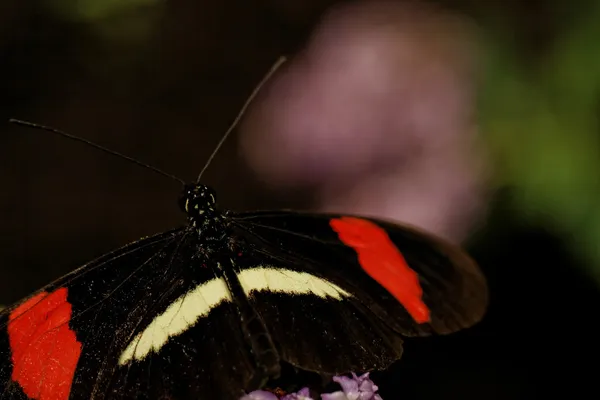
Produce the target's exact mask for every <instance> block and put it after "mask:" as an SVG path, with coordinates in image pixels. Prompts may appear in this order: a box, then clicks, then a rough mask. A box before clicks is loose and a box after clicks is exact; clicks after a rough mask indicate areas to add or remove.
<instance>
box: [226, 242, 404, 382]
mask: <svg viewBox="0 0 600 400" xmlns="http://www.w3.org/2000/svg"><path fill="white" fill-rule="evenodd" d="M233 266H234V268H235V270H236V273H237V276H238V279H239V282H240V284H241V286H242V287H243V289H244V292H245V294H246V296H247V297H248V299H249V301H250V304H251V306H252V307H253V309H254V310H255V311H256V313H257V314H258V315H259V316H260V318H261V319H262V320H263V321H268V323H267V324H266V328H267V330H268V332H269V334H270V337H271V340H272V341H273V343H274V345H275V348H276V349H277V352H278V353H279V356H280V358H281V359H282V360H284V361H286V362H288V363H290V364H292V365H293V366H295V367H299V368H301V369H303V370H308V371H313V372H318V373H321V374H331V375H334V374H340V373H348V372H350V371H367V370H372V369H384V368H386V367H387V366H389V365H390V364H391V363H392V362H394V361H396V360H397V359H399V358H400V356H401V354H402V340H401V338H400V337H399V336H398V334H397V333H395V332H392V331H391V330H390V329H389V328H388V327H387V326H386V325H384V324H381V323H380V322H378V321H377V320H376V318H375V317H374V316H373V315H372V313H371V312H370V311H369V310H368V309H366V308H365V307H364V306H362V304H360V303H359V302H357V301H354V300H353V299H352V295H351V293H349V292H347V291H346V290H344V289H342V288H341V287H340V286H337V285H335V284H333V283H332V282H330V281H328V280H326V279H323V278H320V277H318V276H317V275H316V274H314V273H313V272H312V270H313V269H312V268H307V265H306V264H305V263H304V262H303V261H302V260H300V259H298V258H295V257H285V256H283V257H282V256H274V255H273V256H269V254H265V253H263V252H254V251H249V252H248V253H240V254H238V256H237V257H236V258H235V260H234V262H233ZM309 271H310V272H309Z"/></svg>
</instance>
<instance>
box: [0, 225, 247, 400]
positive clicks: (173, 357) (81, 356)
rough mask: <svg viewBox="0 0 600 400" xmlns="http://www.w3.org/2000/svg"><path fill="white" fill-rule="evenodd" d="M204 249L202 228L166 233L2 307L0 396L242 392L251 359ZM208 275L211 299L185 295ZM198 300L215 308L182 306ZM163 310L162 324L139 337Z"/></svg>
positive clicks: (231, 395)
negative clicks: (202, 312) (200, 312)
mask: <svg viewBox="0 0 600 400" xmlns="http://www.w3.org/2000/svg"><path fill="white" fill-rule="evenodd" d="M201 254H202V252H201V251H199V243H198V239H197V234H195V235H194V234H189V231H186V230H183V229H181V230H175V231H171V232H167V233H163V234H160V235H157V236H154V237H150V238H146V239H143V240H140V241H138V242H135V243H132V244H130V245H128V246H125V247H123V248H121V249H119V250H116V251H114V252H112V253H110V254H107V255H105V256H102V257H101V258H99V259H97V260H95V261H93V262H91V263H89V264H87V265H85V266H84V267H82V268H80V269H78V270H76V271H74V272H73V273H71V274H69V275H67V276H65V277H63V278H61V279H59V280H58V281H56V282H54V283H52V284H50V285H49V286H47V287H45V288H44V289H42V290H41V291H39V292H38V293H36V294H34V295H33V296H31V297H30V298H29V299H27V300H25V301H23V302H21V303H19V304H16V305H14V306H13V307H11V308H9V309H7V310H4V311H3V312H2V313H1V314H0V328H1V330H2V332H1V335H0V360H2V364H0V399H27V398H33V399H40V398H41V399H43V398H47V399H56V400H62V399H64V400H66V399H134V398H135V399H159V398H160V399H191V398H193V399H225V400H237V399H238V398H239V396H240V394H241V393H242V387H243V384H244V382H246V381H247V380H248V379H249V374H250V373H251V371H252V365H251V364H250V361H249V360H248V358H247V357H248V353H247V351H246V349H245V347H244V341H243V337H242V334H241V332H240V329H239V317H238V312H237V309H236V308H235V306H234V305H233V303H232V302H228V301H221V302H219V301H218V300H219V296H221V300H222V299H223V298H224V296H225V297H226V295H227V294H226V293H225V289H224V288H222V287H220V286H219V285H218V283H219V279H220V278H219V277H218V270H217V269H216V268H215V269H213V268H212V266H207V265H206V264H207V263H206V259H203V257H202V256H201ZM211 281H212V282H213V283H215V282H216V283H217V285H216V286H215V285H213V286H212V289H210V288H209V289H210V290H212V291H213V292H214V294H215V296H217V297H216V298H215V299H212V303H210V301H211V300H210V299H206V303H203V298H202V297H198V296H202V295H203V293H200V292H198V293H196V298H193V297H189V298H188V297H187V296H192V293H193V291H194V288H197V287H201V286H202V285H203V284H206V283H207V282H211ZM222 289H223V290H222ZM210 290H209V292H210ZM219 290H221V292H219ZM205 293H208V292H206V291H205ZM187 300H189V301H187ZM185 301H187V303H185ZM192 303H193V304H194V305H196V306H197V307H205V309H206V310H208V309H209V308H210V309H211V310H213V311H215V312H210V313H208V312H207V313H205V314H206V315H205V318H197V320H194V315H196V317H197V314H198V312H197V311H195V312H193V313H192V314H194V315H191V317H190V316H189V315H187V314H186V315H183V314H182V313H184V312H185V310H186V307H187V309H189V308H190V305H191V304H192ZM209 303H210V306H211V307H212V308H211V307H208V305H209ZM169 307H171V308H169ZM180 311H181V312H180ZM178 312H179V314H178ZM169 313H170V314H169ZM188 314H189V313H188ZM159 315H163V317H162V320H163V324H162V326H158V327H156V329H155V330H154V331H152V332H150V333H151V334H152V335H150V336H148V335H146V336H145V337H140V336H139V335H140V334H141V332H144V331H148V327H149V326H154V325H150V324H151V323H152V322H153V321H154V320H156V318H157V316H159ZM169 315H170V317H169ZM168 318H171V319H169V320H168V321H166V322H165V319H168ZM186 318H187V319H186ZM159 322H160V320H159ZM171 322H173V323H174V324H175V325H177V324H179V325H181V324H187V326H180V328H179V329H175V331H173V326H171V325H170V323H171ZM155 325H156V324H155ZM162 328H164V331H161V330H160V329H162ZM148 340H150V342H149V341H148ZM152 341H154V342H152ZM144 346H145V347H144ZM152 346H153V347H152ZM49 393H51V395H49ZM44 394H45V395H46V396H49V397H44Z"/></svg>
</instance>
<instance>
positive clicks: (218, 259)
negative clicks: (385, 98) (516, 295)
mask: <svg viewBox="0 0 600 400" xmlns="http://www.w3.org/2000/svg"><path fill="white" fill-rule="evenodd" d="M179 204H180V207H181V209H182V210H183V211H184V212H185V213H186V214H187V224H186V225H185V226H182V227H180V228H176V229H173V230H170V231H167V232H163V233H160V234H156V235H154V236H150V237H147V238H143V239H141V240H139V241H136V242H133V243H131V244H129V245H126V246H125V247H122V248H120V249H117V250H115V251H113V252H111V253H108V254H106V255H103V256H101V257H100V258H98V259H96V260H94V261H91V262H90V263H88V264H86V265H84V266H82V267H80V268H79V269H76V270H75V271H73V272H71V273H69V274H68V275H66V276H64V277H62V278H59V279H58V280H56V281H55V282H53V283H51V284H49V285H47V286H46V287H44V288H42V289H41V290H39V291H37V292H35V293H34V294H32V295H31V296H29V297H27V298H26V299H24V300H21V301H19V302H17V303H16V304H14V305H13V306H11V307H8V308H7V309H5V310H3V311H2V312H0V399H2V400H4V399H35V400H67V399H94V400H105V399H106V400H108V399H195V400H212V399H221V400H238V399H239V398H240V397H241V396H242V395H244V393H247V392H249V391H251V390H255V389H259V388H261V387H263V386H264V385H265V384H266V382H267V381H269V380H270V379H273V378H277V377H278V376H279V375H280V373H281V370H282V365H290V366H292V367H294V368H296V369H298V370H302V371H309V372H315V373H318V374H322V375H337V374H343V373H349V372H351V371H358V372H367V371H371V370H382V369H386V368H387V367H388V366H390V365H391V364H392V363H393V362H395V361H397V360H398V359H400V358H401V356H402V351H403V340H402V338H403V337H412V336H427V335H432V334H448V333H452V332H456V331H458V330H460V329H463V328H468V327H470V326H472V325H473V324H475V323H476V322H478V321H479V320H480V319H481V318H482V316H483V314H484V312H485V309H486V305H487V300H488V292H487V286H486V281H485V278H484V276H483V274H482V273H481V271H480V270H479V268H478V266H477V265H476V263H475V262H474V261H473V260H472V259H471V258H469V256H468V255H467V254H466V253H465V252H463V251H462V250H461V249H460V248H458V247H456V246H454V245H451V244H449V243H447V242H445V241H443V240H442V239H439V238H436V237H434V236H433V235H430V234H428V233H425V232H422V231H420V230H418V229H416V228H412V227H409V226H405V225H399V224H397V223H394V222H390V221H385V220H382V219H376V218H370V217H364V216H356V215H343V214H331V213H328V214H327V213H322V214H319V213H308V212H295V211H259V212H241V213H240V212H233V211H229V210H221V209H219V208H218V207H217V199H216V193H215V192H214V190H213V189H211V188H210V187H208V186H205V185H203V184H201V183H199V182H196V183H193V184H188V185H185V186H184V188H183V192H182V195H181V197H180V200H179Z"/></svg>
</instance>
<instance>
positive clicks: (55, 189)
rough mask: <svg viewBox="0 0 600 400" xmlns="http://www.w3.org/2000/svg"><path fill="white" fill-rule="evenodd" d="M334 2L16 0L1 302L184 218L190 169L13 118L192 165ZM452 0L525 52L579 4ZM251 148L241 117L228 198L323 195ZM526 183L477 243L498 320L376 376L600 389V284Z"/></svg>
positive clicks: (496, 206)
mask: <svg viewBox="0 0 600 400" xmlns="http://www.w3.org/2000/svg"><path fill="white" fill-rule="evenodd" d="M63 3H65V2H63ZM333 3H334V2H333V1H316V0H312V1H307V0H305V1H288V2H285V1H277V0H264V1H263V0H253V1H223V2H215V1H213V2H211V1H190V0H183V1H182V0H178V1H169V2H164V3H162V5H161V6H160V7H150V6H147V7H144V6H141V7H136V8H132V9H131V10H129V11H128V10H125V11H120V12H119V13H117V14H116V15H112V16H101V17H98V19H94V18H91V17H90V18H89V19H88V20H85V19H82V18H75V17H73V16H71V15H67V14H65V13H63V12H62V11H61V12H58V11H57V8H52V7H50V6H48V4H50V2H41V1H28V2H16V1H8V2H4V3H3V5H2V6H1V9H2V12H0V60H1V62H0V101H1V103H0V176H1V179H2V189H3V194H2V196H0V221H2V224H1V229H0V268H1V270H0V271H1V273H2V275H1V277H0V304H10V303H11V302H13V301H16V300H17V299H19V298H20V297H22V296H25V295H27V294H28V293H29V292H31V291H33V290H35V289H37V288H39V287H40V286H42V285H44V284H46V283H47V282H49V281H50V280H52V279H54V278H56V277H58V276H60V275H61V274H63V273H65V272H67V271H69V270H71V269H73V268H74V267H76V266H78V265H80V264H82V263H83V262H86V261H88V260H90V259H91V258H94V257H96V256H98V255H100V254H102V253H104V252H106V251H109V250H111V249H113V248H115V247H117V246H120V245H123V244H125V243H127V242H130V241H132V240H135V239H137V238H139V237H141V236H144V235H149V234H152V233H155V232H158V231H162V230H166V229H168V228H171V227H173V226H175V225H179V224H181V223H183V222H184V216H183V215H182V213H181V212H180V211H179V209H178V207H177V202H176V199H177V196H178V195H179V190H180V187H179V185H178V183H177V182H173V181H169V180H168V179H165V178H163V177H160V176H157V175H155V174H153V173H152V172H150V171H148V170H145V169H142V168H139V167H137V166H135V165H132V164H129V163H127V162H124V161H121V160H118V159H116V158H111V157H110V156H106V155H104V154H102V153H100V152H98V151H96V150H94V149H91V148H88V147H86V146H82V145H79V144H75V143H72V142H70V141H68V140H65V139H61V138H57V137H55V136H53V135H51V134H47V133H45V132H41V131H34V130H29V129H26V128H22V127H16V126H10V125H9V124H8V123H4V122H1V121H7V119H8V118H11V117H13V118H20V119H26V120H30V121H34V122H38V123H42V124H46V125H51V126H54V127H57V128H60V129H62V130H65V131H67V132H70V133H73V134H77V135H80V136H83V137H85V138H86V139H89V140H92V141H96V142H100V143H102V144H103V145H105V146H107V147H110V148H112V149H114V150H117V151H119V152H122V153H124V154H127V155H130V156H133V157H136V158H138V159H140V160H142V161H144V162H146V163H148V164H151V165H153V166H157V167H158V168H162V169H165V170H167V171H169V172H171V173H173V174H175V175H178V176H181V177H182V178H184V179H186V180H192V179H194V178H195V176H196V174H197V173H198V172H199V170H200V169H201V167H202V166H203V164H204V162H205V161H206V159H207V157H208V155H209V154H210V152H211V151H212V149H213V148H214V146H215V144H216V142H217V141H218V140H219V139H220V137H221V135H222V133H223V131H224V130H225V129H226V127H227V126H228V124H229V123H230V121H231V120H232V119H233V117H234V116H235V114H236V113H237V111H238V110H239V108H240V106H241V104H242V103H243V101H244V100H245V98H246V97H247V96H248V94H249V93H250V91H251V90H252V88H253V86H254V85H255V84H256V82H258V80H259V79H260V78H261V76H262V75H263V74H264V72H265V71H266V70H267V69H268V68H269V67H270V65H271V64H272V63H273V61H274V60H275V59H276V58H277V57H278V56H279V55H281V54H293V53H294V52H295V51H297V50H298V49H300V48H301V47H302V45H303V43H304V41H305V40H306V38H307V37H308V35H309V33H310V31H311V29H312V27H313V26H314V25H315V24H316V23H317V21H318V18H319V16H320V15H321V13H322V12H323V11H324V10H325V9H327V7H328V6H329V5H331V4H333ZM443 3H444V4H445V5H446V6H447V7H450V8H454V9H457V10H459V11H461V12H464V13H465V14H468V15H471V16H472V17H473V18H475V19H476V20H477V21H479V22H481V23H487V24H490V25H492V24H499V25H502V24H504V25H502V26H510V29H511V30H512V31H513V33H514V35H515V37H516V38H517V39H518V40H515V42H517V43H518V44H519V46H520V47H521V48H522V52H523V53H524V54H530V52H531V49H536V50H539V49H540V48H543V46H544V44H545V43H547V42H549V41H551V40H553V37H554V36H555V35H556V34H557V33H556V32H557V26H560V21H561V16H563V14H561V12H560V11H557V7H554V6H552V7H551V6H548V5H547V4H546V3H545V2H543V1H529V2H527V1H523V2H519V1H516V0H515V1H508V2H500V1H489V2H483V3H486V4H485V6H482V5H478V2H468V1H462V2H460V1H456V2H451V1H447V2H443ZM52 4H54V3H52ZM548 4H550V3H549V2H548ZM63 6H64V4H63ZM57 7H58V6H57ZM64 7H65V8H66V9H68V7H67V6H64ZM581 7H582V9H583V8H584V2H582V3H581ZM60 10H63V9H62V8H60ZM63 11H64V10H63ZM490 15H494V16H495V18H487V17H489V16H490ZM90 21H91V22H90ZM557 21H558V22H557ZM150 23H151V24H152V25H153V26H154V28H153V30H152V34H151V35H150V38H149V37H148V34H147V32H148V27H147V25H148V24H150ZM507 29H508V28H507ZM142 37H143V40H142V39H141V38H142ZM526 60H527V58H525V61H526ZM237 155H238V150H237V147H236V137H235V134H234V136H233V137H232V138H231V139H230V140H229V141H228V142H227V143H226V145H225V147H224V149H223V150H222V152H220V153H219V155H218V156H217V158H216V159H215V161H214V163H213V164H212V165H211V167H210V168H209V169H208V171H207V173H206V174H205V177H204V182H205V183H207V184H209V185H212V186H213V187H215V189H216V190H217V191H218V193H219V199H220V203H221V205H222V206H223V207H225V208H233V209H253V208H270V207H282V206H284V207H291V206H295V207H307V208H309V207H310V202H292V201H291V199H290V198H291V196H290V195H289V194H288V193H285V192H283V191H277V190H275V189H273V188H270V189H268V188H266V187H265V186H264V185H261V184H260V181H259V180H258V179H257V178H256V177H255V176H253V175H252V174H251V172H250V171H249V170H248V168H247V167H246V166H245V165H244V163H243V162H242V161H241V160H240V158H239V157H237ZM512 195H513V193H512V191H511V188H510V187H505V188H502V190H498V192H497V195H496V196H495V198H494V201H493V204H492V207H491V212H490V214H489V216H488V219H487V220H486V223H485V226H484V227H483V228H482V229H481V230H480V231H478V232H476V233H474V235H473V237H472V239H471V240H470V242H469V243H468V248H469V250H470V251H471V253H472V254H473V256H474V257H475V259H476V260H477V261H478V262H479V263H480V265H481V267H482V269H483V270H484V272H485V274H486V275H487V277H488V279H489V284H490V288H491V305H490V309H489V313H488V315H487V316H486V318H485V320H484V321H483V322H482V323H481V324H479V325H478V326H476V327H475V328H473V329H471V330H469V331H467V332H463V333H460V334H456V335H453V336H450V337H445V338H438V339H431V340H423V339H421V340H411V341H409V342H408V343H407V346H406V353H405V357H404V358H403V360H402V361H401V362H400V363H399V364H398V365H397V367H396V368H394V369H393V370H392V371H390V372H389V373H388V374H386V377H384V378H382V380H381V381H378V382H377V383H379V384H380V386H381V388H382V392H383V393H384V398H385V399H386V400H389V399H394V398H397V399H441V398H450V399H454V398H456V399H466V398H468V399H478V398H485V399H533V398H542V396H546V395H547V394H548V393H553V392H555V391H557V390H559V389H564V390H565V391H566V392H565V393H566V395H567V396H568V397H569V398H576V397H578V396H580V395H582V394H583V393H586V392H587V391H588V390H589V391H590V392H591V391H592V390H593V387H594V385H593V383H594V380H593V378H595V376H594V362H595V360H596V359H597V358H598V356H600V352H599V351H598V350H599V347H598V345H597V330H596V315H597V309H596V305H597V304H598V301H599V300H600V296H599V293H598V289H597V286H596V285H595V284H594V281H592V280H591V279H590V278H589V277H588V276H587V275H586V274H585V273H584V272H583V271H585V268H583V267H584V266H582V265H580V264H581V263H582V261H581V260H580V259H579V258H578V257H576V256H575V255H574V254H573V253H572V251H570V249H568V248H567V247H566V245H565V238H564V237H561V236H560V235H558V234H556V233H552V232H551V231H550V230H549V229H546V228H545V227H543V226H541V225H540V226H536V225H533V224H531V223H530V222H524V221H523V220H521V219H520V218H519V216H515V214H514V212H513V210H512V209H511V207H510V205H509V204H510V198H511V196H512ZM587 364H590V365H591V366H590V367H588V366H587ZM390 393H392V394H390ZM385 394H387V395H385Z"/></svg>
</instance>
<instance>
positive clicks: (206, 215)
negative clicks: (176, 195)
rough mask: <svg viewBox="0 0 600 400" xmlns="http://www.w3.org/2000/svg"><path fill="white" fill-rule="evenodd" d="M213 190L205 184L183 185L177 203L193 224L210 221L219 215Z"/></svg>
mask: <svg viewBox="0 0 600 400" xmlns="http://www.w3.org/2000/svg"><path fill="white" fill-rule="evenodd" d="M216 200H217V198H216V195H215V191H214V190H212V189H211V188H209V187H208V186H205V185H200V184H193V185H185V187H184V188H183V193H182V195H181V197H180V199H179V205H180V207H181V209H182V210H183V212H185V213H186V214H187V215H188V218H189V219H190V221H191V222H192V223H193V224H194V226H199V227H200V226H203V225H205V224H206V223H212V221H214V220H215V219H218V218H219V216H220V213H219V211H218V210H217V201H216Z"/></svg>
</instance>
